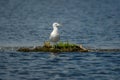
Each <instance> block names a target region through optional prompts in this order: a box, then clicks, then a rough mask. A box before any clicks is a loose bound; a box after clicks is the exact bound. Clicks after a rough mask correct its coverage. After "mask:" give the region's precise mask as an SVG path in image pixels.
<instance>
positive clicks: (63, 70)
mask: <svg viewBox="0 0 120 80" xmlns="http://www.w3.org/2000/svg"><path fill="white" fill-rule="evenodd" d="M119 79H120V54H119V53H61V54H56V55H53V54H52V53H51V54H50V53H46V54H45V53H42V52H41V53H18V52H14V53H13V52H9V53H0V80H119Z"/></svg>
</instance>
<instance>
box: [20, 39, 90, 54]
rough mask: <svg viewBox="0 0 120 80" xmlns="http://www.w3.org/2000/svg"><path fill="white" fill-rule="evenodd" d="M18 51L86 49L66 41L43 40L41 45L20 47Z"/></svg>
mask: <svg viewBox="0 0 120 80" xmlns="http://www.w3.org/2000/svg"><path fill="white" fill-rule="evenodd" d="M18 51H23V52H40V51H43V52H75V51H81V52H86V51H88V50H86V49H84V48H80V46H79V45H77V44H73V43H69V42H68V41H67V42H58V43H57V44H55V45H51V44H50V42H49V41H46V42H44V44H43V46H36V47H35V48H32V49H30V48H20V49H18Z"/></svg>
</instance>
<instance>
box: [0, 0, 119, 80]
mask: <svg viewBox="0 0 120 80" xmlns="http://www.w3.org/2000/svg"><path fill="white" fill-rule="evenodd" d="M53 22H59V23H61V24H62V25H63V26H62V27H60V28H59V30H60V37H61V41H69V42H72V43H77V44H82V45H83V46H84V47H86V48H93V49H96V48H97V49H99V48H102V49H106V48H107V49H120V0H0V80H119V79H120V76H119V74H120V54H119V52H101V53H100V52H88V53H78V52H75V53H71V52H69V53H61V54H56V55H55V54H52V53H45V52H39V53H35V52H34V53H30V52H28V53H23V52H16V51H12V52H11V51H9V50H8V48H7V50H6V51H2V50H1V48H2V47H9V46H10V47H19V46H39V45H42V44H43V42H44V41H47V40H49V34H50V32H51V31H52V23H53Z"/></svg>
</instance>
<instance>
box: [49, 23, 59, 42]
mask: <svg viewBox="0 0 120 80" xmlns="http://www.w3.org/2000/svg"><path fill="white" fill-rule="evenodd" d="M59 26H61V25H60V24H59V23H57V22H55V23H53V31H52V32H51V34H50V37H49V39H50V41H51V42H53V43H57V42H58V41H59V40H60V35H59V32H58V27H59Z"/></svg>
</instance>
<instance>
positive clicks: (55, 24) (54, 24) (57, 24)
mask: <svg viewBox="0 0 120 80" xmlns="http://www.w3.org/2000/svg"><path fill="white" fill-rule="evenodd" d="M59 26H61V24H59V23H57V22H55V23H53V27H59Z"/></svg>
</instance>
